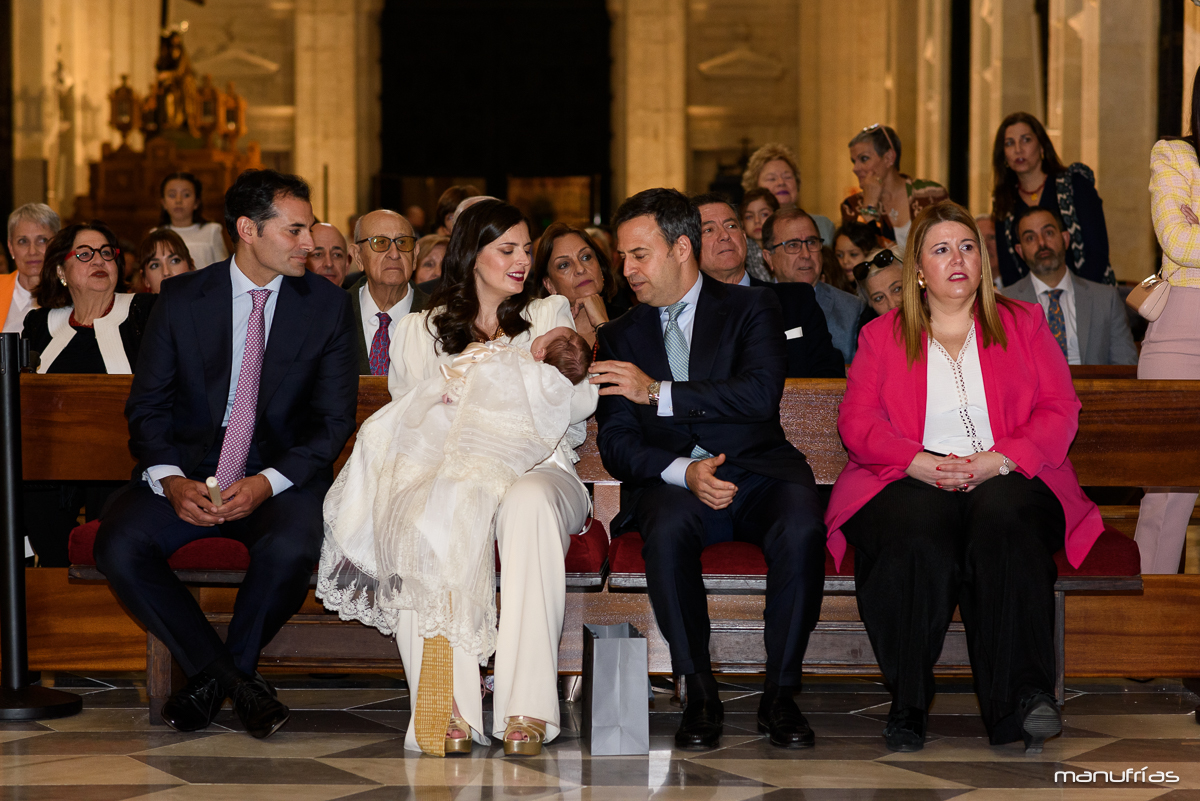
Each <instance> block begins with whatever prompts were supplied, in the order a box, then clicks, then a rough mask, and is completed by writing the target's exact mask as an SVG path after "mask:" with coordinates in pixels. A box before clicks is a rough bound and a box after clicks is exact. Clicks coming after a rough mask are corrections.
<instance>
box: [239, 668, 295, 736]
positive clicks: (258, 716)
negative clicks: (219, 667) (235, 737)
mask: <svg viewBox="0 0 1200 801" xmlns="http://www.w3.org/2000/svg"><path fill="white" fill-rule="evenodd" d="M229 697H230V698H232V699H233V709H234V711H235V712H237V716H238V720H240V721H241V722H242V725H243V726H245V727H246V731H247V732H249V733H250V734H251V735H252V736H254V737H257V738H258V739H260V740H261V739H263V738H264V737H270V736H271V735H272V734H274V733H275V732H276V730H278V729H279V727H280V726H282V725H283V724H285V723H287V719H288V717H289V716H290V715H291V712H290V711H289V710H288V708H287V707H286V706H284V705H283V704H281V703H279V701H277V700H275V696H273V695H271V690H270V686H269V685H268V684H267V683H266V681H265V680H264V681H262V682H259V681H257V680H256V679H239V680H238V681H237V683H235V684H234V685H233V687H231V688H230V692H229Z"/></svg>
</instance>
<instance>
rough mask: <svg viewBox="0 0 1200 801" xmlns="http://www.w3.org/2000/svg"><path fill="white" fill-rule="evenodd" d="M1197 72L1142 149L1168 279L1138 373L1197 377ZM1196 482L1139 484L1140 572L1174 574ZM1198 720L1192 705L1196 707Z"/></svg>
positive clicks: (1199, 266) (1199, 354)
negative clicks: (1185, 97) (1171, 132)
mask: <svg viewBox="0 0 1200 801" xmlns="http://www.w3.org/2000/svg"><path fill="white" fill-rule="evenodd" d="M1197 153H1200V70H1197V71H1196V78H1195V79H1193V83H1192V121H1191V130H1190V131H1189V132H1188V135H1187V136H1181V137H1177V138H1175V137H1173V138H1168V139H1163V140H1160V141H1159V142H1156V143H1155V145H1154V149H1153V150H1151V151H1150V209H1151V213H1152V215H1153V217H1154V234H1155V236H1157V237H1158V243H1159V244H1160V245H1161V246H1162V252H1163V257H1162V274H1163V277H1164V278H1166V279H1167V281H1169V282H1170V284H1171V294H1170V296H1169V297H1168V298H1167V305H1166V308H1165V309H1163V313H1162V315H1161V316H1160V317H1159V318H1158V319H1157V320H1155V321H1154V322H1152V323H1150V327H1149V328H1148V329H1147V330H1146V338H1145V340H1144V341H1143V342H1142V354H1141V357H1140V358H1139V359H1138V378H1150V379H1154V378H1174V379H1180V378H1182V379H1192V380H1196V379H1200V326H1198V325H1197V322H1200V219H1197V216H1196V209H1197V208H1200V206H1198V205H1197V204H1198V203H1200V160H1198V159H1197ZM1196 497H1197V488H1196V487H1171V488H1168V487H1158V488H1155V487H1147V488H1146V495H1145V497H1144V498H1142V507H1141V511H1140V512H1139V513H1138V521H1137V534H1136V536H1135V537H1134V538H1135V539H1136V540H1137V544H1138V548H1139V549H1140V550H1141V554H1142V572H1143V573H1178V572H1179V557H1180V556H1182V555H1183V547H1184V543H1185V541H1186V540H1187V527H1188V521H1189V520H1190V519H1191V517H1192V510H1193V509H1194V508H1195V506H1196ZM1196 722H1197V723H1200V711H1197V713H1196Z"/></svg>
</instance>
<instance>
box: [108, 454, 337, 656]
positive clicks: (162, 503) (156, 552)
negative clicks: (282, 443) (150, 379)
mask: <svg viewBox="0 0 1200 801" xmlns="http://www.w3.org/2000/svg"><path fill="white" fill-rule="evenodd" d="M215 450H216V451H217V452H219V443H218V447H217V448H216V449H215ZM209 467H214V468H215V463H214V465H210V466H209ZM202 472H203V471H202ZM253 472H255V471H251V473H253ZM206 475H211V473H206ZM199 480H203V479H199ZM328 489H329V484H328V483H327V482H323V481H312V482H309V483H308V484H307V485H305V486H304V487H291V488H290V489H288V490H286V491H285V492H283V493H281V494H279V495H276V496H272V497H270V498H268V499H267V500H266V501H264V502H263V503H262V504H261V505H260V506H259V507H258V508H257V509H255V510H254V512H253V513H252V514H250V515H249V516H248V517H245V518H242V519H241V520H236V521H234V522H232V523H225V524H224V525H220V526H215V527H203V526H194V525H191V524H190V523H185V522H184V521H183V520H181V519H179V516H178V515H176V514H175V510H174V508H173V507H172V506H171V504H170V502H168V501H167V499H166V498H164V497H162V496H159V495H156V494H154V492H153V490H151V489H150V488H149V487H147V486H146V485H144V484H141V485H135V486H130V487H129V488H128V489H127V490H126V491H124V492H123V493H121V494H120V495H119V496H117V497H114V498H113V500H112V502H111V503H110V505H109V508H108V509H106V510H105V512H104V516H103V519H102V521H101V523H100V531H99V533H98V534H97V536H96V546H95V555H96V565H97V567H99V568H100V570H101V571H102V572H103V573H104V575H105V577H106V578H107V579H108V580H109V583H110V584H111V585H112V588H113V591H114V592H115V593H116V595H117V597H118V598H119V599H120V600H121V602H122V603H123V604H125V606H126V607H127V608H128V609H129V611H130V612H132V613H133V615H134V616H135V617H136V618H137V619H138V620H139V621H140V622H141V624H142V625H143V626H145V627H146V628H147V629H149V630H150V631H151V632H152V633H153V634H154V636H156V637H158V638H159V639H160V640H162V641H163V643H165V644H166V646H167V647H168V648H169V649H170V651H171V654H172V655H174V657H175V659H176V660H177V661H178V662H179V664H180V665H181V666H182V667H183V669H184V672H186V673H187V675H188V676H189V677H190V676H195V675H196V674H197V673H199V672H200V671H202V670H203V669H204V668H205V667H207V666H208V665H209V664H211V663H212V662H214V661H215V660H217V659H218V658H220V657H222V656H226V655H229V656H231V657H233V661H234V664H235V665H236V666H237V668H238V669H239V670H241V671H242V672H243V673H246V674H251V673H253V672H254V670H255V668H256V666H257V665H258V655H259V652H260V651H262V648H263V646H265V645H266V644H267V643H269V642H270V641H271V638H272V637H274V636H275V635H276V634H277V633H278V632H279V630H280V629H281V628H282V627H283V624H284V623H286V622H287V620H288V618H290V617H291V616H292V615H293V614H295V613H296V611H297V610H298V609H299V608H300V605H301V604H303V603H304V598H305V596H306V595H307V593H308V585H309V580H310V579H311V578H312V573H313V568H314V566H315V565H316V563H317V560H318V559H319V558H320V555H321V541H322V538H323V536H324V533H323V523H322V517H321V507H322V504H323V503H324V500H325V492H326V491H327V490H328ZM204 537H228V538H229V539H234V540H238V541H239V542H241V543H243V544H244V545H245V546H246V548H247V549H248V550H249V551H250V568H249V570H247V571H246V577H245V579H244V580H243V581H242V585H241V587H239V588H238V593H237V600H236V601H235V602H234V608H233V619H232V620H231V621H230V623H229V630H228V632H227V634H226V637H225V642H221V638H220V637H218V636H217V633H216V631H215V630H214V629H213V627H212V626H211V625H210V624H209V622H208V620H207V619H206V618H205V617H204V612H203V611H201V609H200V605H199V604H198V603H197V602H196V599H195V598H194V597H193V596H192V594H191V592H190V591H189V590H188V588H187V587H186V586H184V584H183V582H181V581H180V580H179V579H178V578H177V577H176V576H175V574H174V573H173V572H172V571H171V568H170V567H169V566H168V565H167V559H168V558H169V557H170V556H171V554H173V553H174V552H175V551H177V550H178V549H179V548H181V547H183V546H184V545H186V544H187V543H189V542H192V541H193V540H198V539H202V538H204Z"/></svg>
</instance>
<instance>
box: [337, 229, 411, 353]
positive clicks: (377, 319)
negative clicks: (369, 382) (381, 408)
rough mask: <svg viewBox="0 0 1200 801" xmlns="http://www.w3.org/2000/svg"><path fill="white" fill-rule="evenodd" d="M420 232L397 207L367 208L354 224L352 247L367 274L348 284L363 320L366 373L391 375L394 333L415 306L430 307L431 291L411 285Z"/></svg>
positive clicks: (360, 342)
mask: <svg viewBox="0 0 1200 801" xmlns="http://www.w3.org/2000/svg"><path fill="white" fill-rule="evenodd" d="M416 244H417V237H416V232H415V231H414V230H413V227H412V225H411V224H410V223H409V221H408V220H406V219H404V217H402V216H401V215H399V214H397V213H396V212H394V211H389V210H387V209H379V210H377V211H372V212H370V213H368V214H364V215H363V216H362V217H360V218H359V219H358V223H357V224H356V225H355V226H354V245H353V246H352V247H351V248H350V255H351V258H352V259H353V260H354V268H355V269H356V270H361V271H362V273H363V277H362V278H360V279H358V281H357V282H355V283H354V285H353V286H351V287H350V289H349V290H348V291H349V293H350V303H351V304H352V305H353V306H354V311H355V313H356V314H357V315H358V318H357V319H359V320H361V323H362V325H361V327H360V328H359V329H358V330H359V332H360V333H361V334H362V336H361V337H360V338H359V339H358V369H359V373H360V374H362V375H387V374H388V368H389V367H390V366H391V361H390V358H389V356H388V352H389V351H390V350H391V344H392V334H394V333H395V331H396V323H397V322H399V320H400V318H401V317H403V316H404V315H406V314H408V313H409V312H419V311H424V309H425V305H426V304H427V303H428V302H429V295H427V294H426V293H424V292H422V291H421V290H420V289H418V288H417V287H415V286H410V285H409V280H410V279H411V278H412V274H413V270H414V268H415V267H416V257H417V254H416Z"/></svg>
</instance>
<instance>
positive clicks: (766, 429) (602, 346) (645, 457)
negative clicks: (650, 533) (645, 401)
mask: <svg viewBox="0 0 1200 801" xmlns="http://www.w3.org/2000/svg"><path fill="white" fill-rule="evenodd" d="M597 344H598V346H599V348H598V355H597V358H598V359H616V360H618V361H625V362H631V363H633V364H636V365H637V366H638V367H639V368H641V370H642V371H643V372H645V373H646V374H647V375H649V376H650V377H651V378H652V379H655V380H658V381H671V380H672V377H671V367H670V364H669V363H668V361H667V351H666V347H665V346H664V344H663V335H662V324H661V322H660V318H659V309H657V308H655V307H653V306H647V305H645V304H642V305H639V306H635V307H634V308H633V309H632V310H630V311H629V312H627V313H626V314H624V315H622V316H621V317H619V318H617V319H616V320H613V321H612V322H610V323H608V324H606V325H603V326H601V327H600V329H599V331H598V333H597ZM786 365H787V353H786V350H785V345H784V337H783V319H782V315H781V313H780V309H779V301H778V300H777V299H776V297H775V294H774V293H772V292H771V291H770V290H767V289H761V288H756V287H740V286H734V285H730V284H723V283H721V282H719V281H714V280H712V279H711V278H705V279H704V283H703V284H702V286H701V290H700V299H699V301H698V302H697V304H696V317H695V320H694V321H693V323H692V345H691V355H690V359H689V362H688V380H687V381H675V382H673V383H672V384H671V402H672V405H673V407H674V415H673V416H672V417H659V416H658V409H657V408H656V407H654V406H650V405H642V404H635V403H633V402H632V401H630V400H628V399H626V398H623V397H621V396H620V395H601V396H600V403H599V405H598V406H597V408H596V421H597V423H598V424H599V434H598V436H597V440H596V443H597V445H598V446H599V449H600V457H601V459H602V460H603V461H604V467H605V469H606V470H608V472H609V473H610V474H612V476H613V477H614V478H617V479H620V480H621V481H622V482H623V483H622V489H623V490H625V489H629V490H630V491H631V492H632V493H633V494H632V495H631V494H629V493H626V492H624V491H623V493H622V495H623V500H622V512H623V514H622V520H621V521H618V525H617V526H615V528H621V527H622V526H621V525H620V523H623V522H624V521H626V520H628V518H629V513H631V512H632V509H633V506H634V504H635V503H636V496H637V495H638V494H640V493H639V492H638V490H639V488H640V489H645V488H646V487H650V486H655V485H658V484H661V483H662V478H661V476H660V474H661V473H662V471H663V470H664V469H666V467H667V466H668V465H669V464H671V462H673V461H674V460H675V459H676V458H678V457H680V456H689V455H690V454H691V452H692V447H693V446H694V445H696V444H699V445H700V446H701V447H703V448H704V449H705V450H707V451H708V452H709V453H712V454H720V453H723V454H725V458H726V461H725V464H723V465H721V467H719V468H718V469H717V476H718V477H720V478H723V479H725V480H735V479H736V476H737V474H738V471H739V470H744V471H746V472H750V473H757V474H760V475H765V476H770V477H773V478H778V479H781V480H784V481H791V482H796V483H805V484H809V485H812V483H813V474H812V470H811V469H810V468H809V466H808V462H807V460H806V459H805V458H804V454H802V453H800V451H798V450H796V448H795V447H794V446H793V445H792V444H791V443H790V442H788V440H787V437H786V435H785V434H784V432H783V426H782V425H781V424H780V422H779V403H780V400H781V399H782V398H783V384H784V380H785V378H786Z"/></svg>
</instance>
